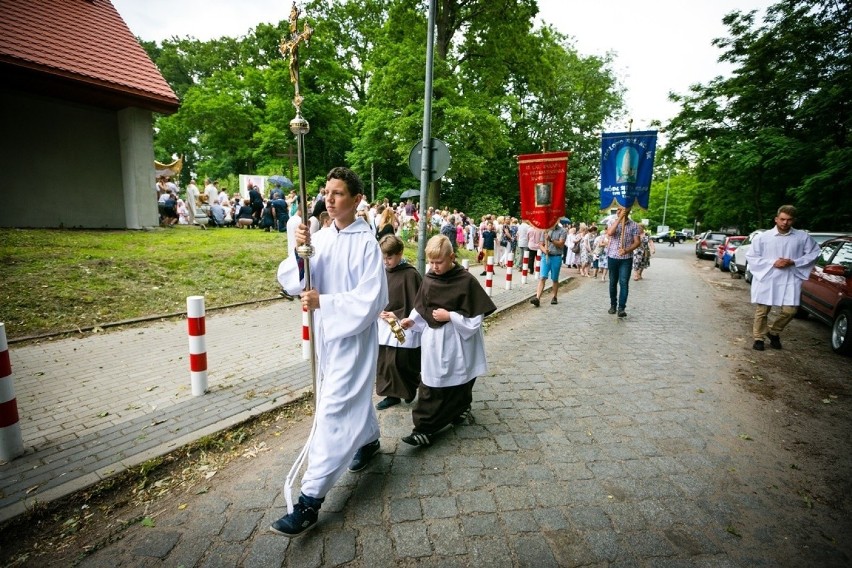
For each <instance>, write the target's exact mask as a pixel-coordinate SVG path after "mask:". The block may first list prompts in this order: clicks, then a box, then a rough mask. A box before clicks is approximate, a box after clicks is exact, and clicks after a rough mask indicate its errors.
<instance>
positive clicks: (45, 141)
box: [0, 90, 158, 229]
mask: <svg viewBox="0 0 852 568" xmlns="http://www.w3.org/2000/svg"><path fill="white" fill-rule="evenodd" d="M0 117H2V120H0V125H2V129H0V226H2V227H53V228H60V227H64V228H97V229H124V228H142V227H150V226H156V225H157V219H158V214H157V204H156V198H155V192H154V179H153V161H154V150H153V143H152V132H151V124H152V122H151V121H152V119H151V113H150V112H149V111H144V110H140V109H125V110H123V111H120V112H115V111H110V110H105V109H100V108H96V107H89V106H84V105H78V104H73V103H66V102H64V101H61V100H59V99H52V98H44V97H37V96H33V95H28V94H25V93H20V92H17V91H10V90H0ZM145 168H147V171H145Z"/></svg>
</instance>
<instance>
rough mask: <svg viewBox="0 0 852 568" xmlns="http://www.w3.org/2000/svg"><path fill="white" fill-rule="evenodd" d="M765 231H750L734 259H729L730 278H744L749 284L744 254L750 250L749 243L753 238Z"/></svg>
mask: <svg viewBox="0 0 852 568" xmlns="http://www.w3.org/2000/svg"><path fill="white" fill-rule="evenodd" d="M765 230H766V229H757V230H756V231H752V232H751V233H750V234H749V236H748V239H746V241H745V242H744V243H743V244H741V245H740V246H739V247H738V248H737V250H736V251H735V252H734V257H733V258H732V259H731V263H730V265H729V268H730V270H731V278H745V281H746V282H748V283H749V284H751V272H749V270H748V261H747V260H746V253H747V252H748V249H750V248H751V241H753V240H754V237H756V236H757V235H759V234H760V233H762V232H763V231H765Z"/></svg>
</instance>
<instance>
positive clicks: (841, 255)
mask: <svg viewBox="0 0 852 568" xmlns="http://www.w3.org/2000/svg"><path fill="white" fill-rule="evenodd" d="M831 263H832V264H839V265H841V266H843V268H845V269H846V270H850V269H852V242H849V241H847V242H845V243H843V246H842V247H840V250H838V251H837V254H835V255H834V258H833V259H831Z"/></svg>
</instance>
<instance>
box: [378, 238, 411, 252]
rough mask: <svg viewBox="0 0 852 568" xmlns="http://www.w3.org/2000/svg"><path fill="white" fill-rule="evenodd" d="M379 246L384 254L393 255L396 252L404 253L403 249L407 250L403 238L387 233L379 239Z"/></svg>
mask: <svg viewBox="0 0 852 568" xmlns="http://www.w3.org/2000/svg"><path fill="white" fill-rule="evenodd" d="M379 248H380V249H381V251H382V254H383V255H385V256H393V255H396V254H402V251H404V250H405V244H404V243H403V242H402V239H400V238H399V237H397V236H396V235H385V236H384V237H382V238H381V239H379Z"/></svg>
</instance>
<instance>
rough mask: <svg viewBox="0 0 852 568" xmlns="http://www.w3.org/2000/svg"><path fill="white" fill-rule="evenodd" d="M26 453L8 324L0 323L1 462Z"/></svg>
mask: <svg viewBox="0 0 852 568" xmlns="http://www.w3.org/2000/svg"><path fill="white" fill-rule="evenodd" d="M23 453H24V440H23V438H21V424H20V422H19V420H18V399H16V398H15V383H14V381H13V380H12V362H11V360H10V359H9V344H8V343H7V342H6V324H4V323H0V460H3V461H12V460H13V459H15V458H16V457H18V456H19V455H21V454H23Z"/></svg>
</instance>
